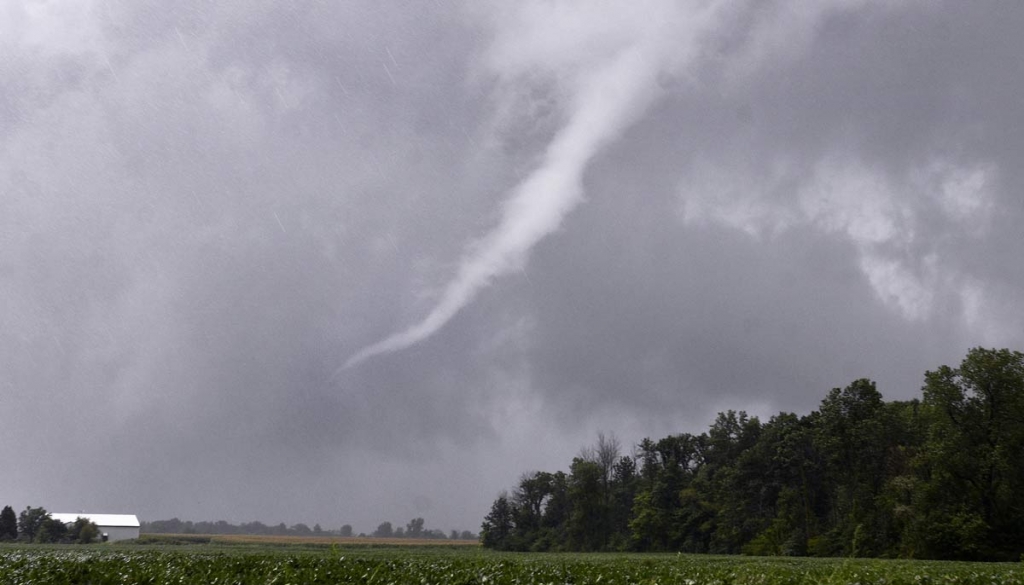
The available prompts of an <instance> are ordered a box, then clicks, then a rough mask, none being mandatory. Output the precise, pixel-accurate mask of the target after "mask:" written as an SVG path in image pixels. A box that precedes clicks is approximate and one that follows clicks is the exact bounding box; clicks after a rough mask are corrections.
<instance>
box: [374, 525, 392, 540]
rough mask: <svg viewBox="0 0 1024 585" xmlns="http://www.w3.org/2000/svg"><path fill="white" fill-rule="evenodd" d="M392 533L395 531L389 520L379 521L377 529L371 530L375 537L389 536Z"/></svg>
mask: <svg viewBox="0 0 1024 585" xmlns="http://www.w3.org/2000/svg"><path fill="white" fill-rule="evenodd" d="M394 534H395V531H394V529H393V528H392V527H391V523H390V522H381V523H380V525H378V526H377V530H374V531H373V536H376V537H377V538H391V537H392V536H394Z"/></svg>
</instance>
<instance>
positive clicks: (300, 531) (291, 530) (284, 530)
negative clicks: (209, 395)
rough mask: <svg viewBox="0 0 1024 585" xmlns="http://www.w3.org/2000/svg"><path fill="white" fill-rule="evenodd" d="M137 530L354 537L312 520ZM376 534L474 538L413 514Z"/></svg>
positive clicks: (167, 524) (159, 523)
mask: <svg viewBox="0 0 1024 585" xmlns="http://www.w3.org/2000/svg"><path fill="white" fill-rule="evenodd" d="M140 532H142V533H144V534H246V535H268V536H341V537H353V536H356V534H354V533H353V530H352V525H351V524H344V525H342V526H341V528H340V529H338V530H324V529H323V528H321V526H320V524H314V525H313V527H312V528H310V527H309V526H308V525H306V524H303V523H301V522H300V523H298V524H293V525H291V526H287V525H286V524H285V523H284V522H281V523H280V524H276V525H267V524H264V523H262V522H243V523H242V524H231V523H230V522H227V521H225V520H218V521H216V522H207V521H200V522H192V521H191V520H184V521H183V520H179V519H178V518H171V519H170V520H154V521H152V522H140ZM358 536H360V537H364V538H365V537H367V535H366V534H365V533H359V534H358ZM369 536H370V537H375V538H430V539H441V540H443V539H448V540H477V539H478V537H477V535H476V534H473V533H472V532H469V531H468V530H463V531H461V532H459V531H458V530H452V531H451V532H450V533H448V534H445V533H444V531H442V530H437V529H427V528H425V527H424V520H423V518H413V519H412V520H410V521H409V523H408V524H407V525H406V526H405V527H404V528H403V527H402V526H398V527H393V526H392V524H391V522H383V523H381V524H380V525H379V526H377V530H376V531H374V532H373V533H371V534H370V535H369Z"/></svg>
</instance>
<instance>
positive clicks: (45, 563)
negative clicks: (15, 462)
mask: <svg viewBox="0 0 1024 585" xmlns="http://www.w3.org/2000/svg"><path fill="white" fill-rule="evenodd" d="M0 574H2V575H3V582H4V583H10V584H11V585H24V584H30V583H31V584H32V585H58V584H59V585H63V584H66V583H148V584H150V585H165V584H171V583H173V584H178V585H180V584H186V585H188V584H193V583H196V584H198V583H203V584H205V583H244V584H264V583H265V584H270V583H304V584H309V585H319V584H334V583H367V584H376V583H381V584H383V583H393V584H397V585H404V584H410V585H412V584H417V585H433V584H438V585H440V584H446V585H447V584H455V585H469V584H480V585H484V584H486V585H513V584H516V585H531V584H533V585H540V584H546V583H579V584H586V583H590V584H597V583H601V584H604V583H636V584H655V583H680V584H697V583H709V584H711V583H731V584H734V585H755V584H757V585H782V584H792V585H804V584H807V585H810V584H819V583H831V584H842V583H851V584H852V583H859V584H871V583H874V584H886V585H911V584H913V585H920V584H922V583H957V584H960V585H1021V584H1024V568H1022V567H1021V566H1020V564H1019V563H1012V564H1011V563H1006V564H991V563H989V564H977V563H936V562H922V561H881V560H849V559H768V558H744V557H721V556H690V555H674V554H673V555H584V554H575V555H529V554H527V555H518V556H510V555H508V554H500V553H493V554H481V553H478V552H469V553H450V552H410V551H409V550H408V549H405V550H403V549H387V550H382V551H364V550H355V549H334V550H322V551H319V552H308V553H292V552H281V551H275V550H252V549H243V550H237V551H224V550H218V551H211V552H205V551H197V550H194V549H177V550H160V549H156V550H154V549H147V550H138V549H133V548H130V547H123V548H118V547H100V548H89V549H78V550H71V549H59V548H36V549H20V550H19V549H15V548H4V549H0Z"/></svg>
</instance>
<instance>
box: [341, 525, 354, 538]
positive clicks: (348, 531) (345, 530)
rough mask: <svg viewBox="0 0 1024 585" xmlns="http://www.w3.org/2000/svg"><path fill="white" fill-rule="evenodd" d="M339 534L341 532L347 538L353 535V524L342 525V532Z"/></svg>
mask: <svg viewBox="0 0 1024 585" xmlns="http://www.w3.org/2000/svg"><path fill="white" fill-rule="evenodd" d="M339 534H341V535H342V536H344V537H345V538H350V537H351V536H352V525H351V524H343V525H342V527H341V532H340V533H339Z"/></svg>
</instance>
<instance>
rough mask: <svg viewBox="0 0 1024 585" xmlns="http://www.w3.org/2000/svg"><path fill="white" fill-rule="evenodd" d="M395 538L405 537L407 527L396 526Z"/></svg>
mask: <svg viewBox="0 0 1024 585" xmlns="http://www.w3.org/2000/svg"><path fill="white" fill-rule="evenodd" d="M392 536H394V537H395V538H405V528H403V527H401V526H396V527H395V532H394V533H393V534H392Z"/></svg>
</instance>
